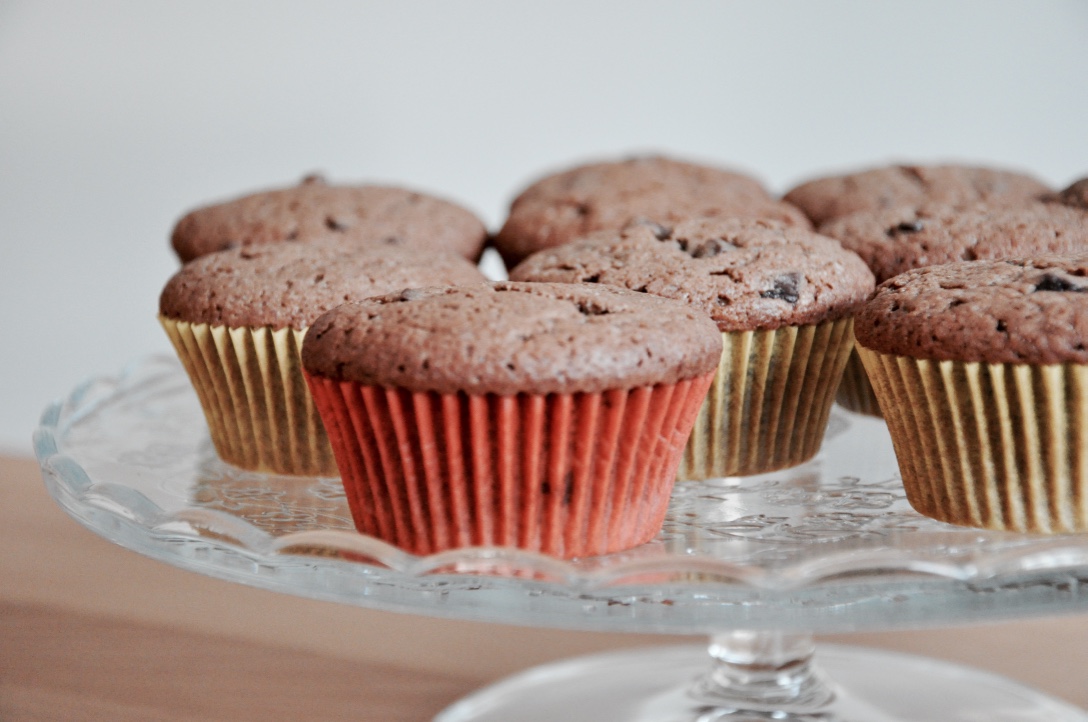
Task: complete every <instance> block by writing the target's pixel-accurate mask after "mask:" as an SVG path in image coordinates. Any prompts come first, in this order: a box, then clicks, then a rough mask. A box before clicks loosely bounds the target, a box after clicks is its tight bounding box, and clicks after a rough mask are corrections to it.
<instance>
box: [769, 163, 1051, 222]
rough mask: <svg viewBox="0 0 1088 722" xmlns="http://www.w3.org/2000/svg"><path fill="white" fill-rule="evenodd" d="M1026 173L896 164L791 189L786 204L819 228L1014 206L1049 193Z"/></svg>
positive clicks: (818, 180) (827, 178)
mask: <svg viewBox="0 0 1088 722" xmlns="http://www.w3.org/2000/svg"><path fill="white" fill-rule="evenodd" d="M1049 190H1050V189H1049V188H1048V187H1047V186H1046V185H1045V184H1044V183H1042V182H1041V181H1039V180H1036V179H1035V178H1032V177H1031V176H1029V175H1026V174H1024V173H1019V172H1015V171H1009V170H1002V169H997V168H980V167H974V166H962V165H892V166H885V167H880V168H871V169H867V170H862V171H857V172H853V173H847V174H844V175H834V176H827V177H823V178H817V179H814V180H810V181H807V182H805V183H802V184H800V185H798V186H797V187H795V188H793V189H792V190H790V191H789V192H788V193H786V195H785V196H783V200H786V201H787V202H789V203H792V204H793V205H795V206H797V207H798V208H800V209H801V210H802V211H804V213H805V215H806V216H808V217H809V219H811V220H812V222H813V223H814V224H815V225H816V226H817V227H819V226H820V225H821V224H823V223H826V222H827V221H830V220H832V219H835V218H841V217H843V216H847V215H850V214H852V213H858V212H862V211H870V212H872V211H881V210H886V209H889V208H895V207H897V206H919V205H922V204H925V203H937V204H943V205H953V206H962V205H971V204H975V203H980V202H989V203H993V204H995V205H1016V204H1019V203H1023V202H1029V203H1030V202H1032V201H1034V200H1036V199H1038V197H1039V196H1041V195H1043V194H1045V193H1047V192H1049Z"/></svg>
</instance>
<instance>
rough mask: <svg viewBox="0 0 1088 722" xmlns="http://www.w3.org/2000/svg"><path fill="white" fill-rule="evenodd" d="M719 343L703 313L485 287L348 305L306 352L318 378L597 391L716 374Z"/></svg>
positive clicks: (496, 389)
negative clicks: (714, 371) (710, 373)
mask: <svg viewBox="0 0 1088 722" xmlns="http://www.w3.org/2000/svg"><path fill="white" fill-rule="evenodd" d="M721 352H722V341H721V336H720V334H718V332H717V329H715V327H714V324H713V322H711V321H710V319H708V318H706V317H705V316H703V315H702V314H700V313H698V312H697V311H695V310H694V309H691V308H689V307H687V306H685V305H683V304H681V303H677V302H675V301H670V300H667V299H663V298H654V297H652V296H647V295H645V294H641V293H633V292H631V291H626V290H623V289H619V288H609V287H606V286H588V285H585V286H582V285H574V284H561V283H554V284H553V283H511V282H502V283H484V284H479V285H475V286H462V287H458V288H450V287H446V288H427V289H417V290H411V291H405V292H403V293H399V294H391V295H387V296H383V297H381V298H376V299H370V300H369V301H365V302H362V303H357V304H345V305H343V306H340V307H338V308H336V309H333V310H332V311H329V312H328V313H326V314H324V315H323V316H321V317H320V318H319V319H318V320H317V321H316V322H315V323H314V325H313V326H312V327H311V328H310V331H309V333H307V335H306V340H305V342H304V343H303V348H302V362H303V365H304V367H305V368H306V370H307V371H308V372H309V373H312V374H317V375H320V376H325V377H328V378H333V379H337V380H348V381H356V382H359V383H361V384H365V385H376V386H386V387H400V388H407V389H409V390H412V391H436V392H439V393H456V392H466V393H470V394H487V393H491V394H501V395H510V394H517V393H522V392H524V393H531V394H548V393H573V392H590V393H596V392H600V391H605V390H608V389H617V388H622V389H631V388H636V387H639V386H648V385H653V384H659V383H665V384H670V383H675V382H677V381H681V380H684V379H689V378H692V377H695V376H699V375H702V374H705V373H709V372H711V371H713V370H714V369H715V368H717V366H718V361H719V359H720V357H721Z"/></svg>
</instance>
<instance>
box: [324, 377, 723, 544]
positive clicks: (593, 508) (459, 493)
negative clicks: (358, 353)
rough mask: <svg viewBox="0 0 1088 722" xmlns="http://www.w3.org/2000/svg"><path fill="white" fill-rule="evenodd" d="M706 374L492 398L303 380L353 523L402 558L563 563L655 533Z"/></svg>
mask: <svg viewBox="0 0 1088 722" xmlns="http://www.w3.org/2000/svg"><path fill="white" fill-rule="evenodd" d="M712 378H713V374H706V375H704V376H700V377H696V378H693V379H688V380H685V381H681V382H680V383H677V384H671V385H657V386H650V387H640V388H636V389H631V390H624V389H619V390H610V391H604V392H601V393H572V394H548V395H533V394H518V395H513V396H499V395H495V394H485V395H469V394H465V393H451V394H440V393H435V392H411V391H406V390H403V389H386V388H381V387H375V386H364V385H361V384H358V383H354V382H347V381H336V380H332V379H328V378H324V377H321V376H314V375H307V380H308V382H309V384H310V389H311V392H312V394H313V397H314V401H315V403H316V405H317V408H318V411H319V412H320V414H321V417H322V419H323V420H324V422H325V428H326V429H327V431H328V434H329V439H330V442H331V444H332V448H333V452H334V454H335V456H336V459H337V462H338V465H339V467H340V471H341V476H342V479H343V482H344V488H345V491H346V493H347V497H348V502H349V505H350V508H351V512H352V516H353V518H354V520H355V525H356V527H357V528H358V530H359V531H360V532H362V533H364V534H367V535H370V536H374V537H377V538H380V539H383V540H385V541H388V542H390V543H392V544H394V545H396V546H398V547H400V548H402V549H405V550H407V551H410V552H412V553H415V554H433V553H436V552H439V551H443V550H445V549H451V548H457V547H466V546H508V547H519V548H522V549H528V550H533V551H539V552H543V553H545V554H550V555H553V556H558V557H565V558H570V557H579V556H589V555H598V554H607V553H610V552H614V551H619V550H622V549H627V548H630V547H633V546H637V545H639V544H642V543H644V542H646V541H649V540H650V539H652V538H653V537H654V536H655V535H656V534H657V532H658V531H659V530H660V529H661V525H662V523H663V521H664V518H665V512H666V510H667V507H668V503H669V496H670V494H671V492H672V487H673V484H674V481H675V477H676V469H677V467H678V465H679V463H680V457H681V454H682V452H683V449H684V445H685V444H686V442H687V439H688V436H689V434H690V431H691V427H692V425H693V424H694V421H695V416H696V414H697V413H698V410H699V407H700V405H701V404H702V401H703V397H704V396H705V395H706V391H707V388H708V387H709V385H710V382H711V379H712Z"/></svg>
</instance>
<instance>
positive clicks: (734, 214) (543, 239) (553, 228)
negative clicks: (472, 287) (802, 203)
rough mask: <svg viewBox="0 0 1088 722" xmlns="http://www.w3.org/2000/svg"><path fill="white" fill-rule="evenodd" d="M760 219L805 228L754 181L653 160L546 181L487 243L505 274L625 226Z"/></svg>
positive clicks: (519, 202)
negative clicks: (548, 251)
mask: <svg viewBox="0 0 1088 722" xmlns="http://www.w3.org/2000/svg"><path fill="white" fill-rule="evenodd" d="M702 217H706V218H766V219H773V220H779V221H782V222H784V223H788V224H791V225H796V226H800V227H803V228H808V227H810V226H809V223H808V221H807V220H806V219H805V217H804V215H803V214H802V213H801V212H800V211H798V210H797V209H796V208H794V207H793V206H791V205H789V204H788V203H782V202H780V201H776V200H775V199H773V198H772V197H771V195H770V194H769V193H768V192H767V191H766V190H765V189H764V188H763V186H762V185H761V184H760V183H759V182H758V181H757V180H755V179H754V178H751V177H749V176H746V175H742V174H740V173H735V172H732V171H728V170H723V169H720V168H714V167H710V166H706V165H698V164H695V163H688V162H684V161H679V160H673V159H669V158H663V157H660V156H652V157H641V158H631V159H628V160H623V161H612V162H599V163H591V164H587V165H582V166H578V167H575V168H571V169H569V170H565V171H562V172H559V173H555V174H552V175H548V176H546V177H544V178H541V179H540V180H538V181H537V182H535V183H533V184H532V185H530V186H529V187H528V188H526V189H525V190H524V191H522V193H521V194H520V195H518V196H517V198H515V199H514V202H513V203H512V204H511V206H510V213H509V215H508V217H507V219H506V222H505V223H504V224H503V227H502V229H501V230H500V231H499V232H498V234H497V235H496V236H495V238H494V239H493V242H494V245H495V248H496V249H497V250H498V251H499V253H500V255H502V257H503V260H504V261H505V262H506V265H507V267H508V268H513V267H514V266H515V265H517V264H518V263H519V262H521V261H522V260H523V259H525V258H526V257H527V256H529V255H530V254H532V253H535V252H536V251H539V250H542V249H545V248H552V247H554V246H559V245H562V244H564V243H569V242H570V241H572V240H574V239H576V238H580V237H582V236H584V235H586V234H588V233H592V232H594V231H600V230H611V231H618V230H619V229H621V228H623V227H624V226H625V225H627V224H628V223H629V222H630V221H632V220H638V219H642V220H649V221H654V222H657V223H660V224H663V225H672V224H675V223H676V222H678V221H681V220H684V219H686V218H702Z"/></svg>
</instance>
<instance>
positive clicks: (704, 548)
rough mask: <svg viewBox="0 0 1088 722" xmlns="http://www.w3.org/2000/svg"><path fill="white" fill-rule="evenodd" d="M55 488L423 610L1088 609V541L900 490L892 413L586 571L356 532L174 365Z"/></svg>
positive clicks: (344, 514)
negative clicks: (957, 516)
mask: <svg viewBox="0 0 1088 722" xmlns="http://www.w3.org/2000/svg"><path fill="white" fill-rule="evenodd" d="M35 448H36V451H37V454H38V459H39V461H40V463H41V465H42V469H43V472H44V476H45V479H46V483H47V485H48V488H49V490H50V493H52V495H53V496H54V498H55V499H56V500H57V501H58V503H60V505H61V506H62V507H63V508H64V509H65V510H66V511H67V512H68V513H69V514H71V515H72V516H73V517H74V518H76V519H77V520H78V521H80V522H81V523H82V524H84V525H85V526H87V527H88V528H90V529H92V530H93V531H95V532H97V533H99V534H101V535H103V536H105V537H107V538H109V539H112V540H113V541H115V542H117V543H119V544H121V545H123V546H125V547H128V548H130V549H133V550H135V551H138V552H141V553H143V554H147V555H149V556H152V557H155V558H157V559H161V560H163V561H166V562H169V563H171V564H174V565H177V566H181V567H185V568H188V569H194V570H197V571H201V572H203V573H206V574H211V575H213V576H217V577H221V578H225V579H231V580H235V581H240V582H243V583H246V584H251V585H255V586H260V587H265V588H269V589H275V590H278V591H283V592H290V593H294V594H299V595H303V596H310V597H316V598H322V599H330V600H335V601H339V602H346V603H351V604H357V605H362V606H371V607H378V608H385V609H394V610H400V611H411V612H414V613H421V614H434V615H442V616H457V617H462V618H472V619H486V620H493V621H505V622H511V623H522V624H536V625H552V626H565V627H585V628H592V629H611V630H633V631H654V630H659V631H669V632H685V631H686V632H706V631H714V630H718V629H726V628H735V627H746V628H753V629H754V628H773V629H783V630H793V629H796V630H805V631H836V630H850V629H860V628H877V627H879V628H888V627H896V626H911V625H930V624H934V623H952V622H956V621H962V620H969V619H985V618H999V617H1010V616H1016V615H1020V614H1026V613H1040V614H1041V613H1051V612H1057V611H1063V610H1067V611H1073V610H1078V609H1088V535H1081V536H1064V537H1039V536H1028V535H1017V534H1009V533H999V532H983V531H978V530H971V529H964V528H959V527H953V526H949V525H947V524H942V523H940V522H936V521H932V520H929V519H926V518H924V517H921V516H920V515H918V514H917V513H915V512H914V511H913V510H912V509H911V508H910V506H909V505H908V504H907V502H906V499H905V498H904V496H903V491H902V487H901V485H900V483H899V481H898V475H897V467H896V464H895V458H894V456H893V454H892V449H891V442H890V440H889V438H888V435H887V431H886V429H885V427H884V424H883V422H882V421H880V420H878V419H872V418H868V417H861V416H857V415H854V414H849V413H847V412H844V411H840V410H836V411H835V412H834V413H833V414H832V420H831V424H830V426H829V428H828V433H827V437H826V439H825V442H824V447H823V449H822V450H821V452H820V454H819V456H818V457H817V458H816V459H814V460H813V461H811V462H810V463H808V464H805V465H803V466H800V467H796V468H794V469H789V470H786V471H782V472H775V473H771V474H764V475H760V476H752V477H745V478H727V479H709V480H706V481H703V482H686V483H681V484H679V485H678V486H677V488H676V490H675V492H674V494H673V500H672V504H671V507H670V511H669V515H668V518H667V520H666V523H665V526H664V529H663V530H662V532H661V533H660V534H659V535H658V537H657V538H656V539H655V540H654V541H652V542H651V543H649V544H645V545H643V546H641V547H638V548H636V549H633V550H630V551H628V552H623V553H619V554H613V555H609V556H605V557H594V558H587V559H581V560H575V561H571V562H566V561H561V560H557V559H551V558H548V557H544V556H541V555H537V554H531V553H527V552H521V551H517V550H511V549H494V548H490V549H485V548H477V549H464V550H455V551H450V552H444V553H442V554H437V555H434V556H430V557H415V556H412V555H409V554H406V553H404V552H401V551H399V550H397V549H395V548H393V547H391V546H389V545H387V544H384V543H383V542H380V541H378V540H376V539H372V538H369V537H364V536H362V535H360V534H357V533H356V532H355V531H354V530H353V527H352V523H351V516H350V514H349V512H348V508H347V503H346V500H345V498H344V494H343V491H342V489H341V487H340V484H339V480H338V479H336V478H296V477H285V476H270V475H265V474H258V473H253V472H247V471H244V470H241V469H237V468H234V467H231V466H229V465H227V464H224V463H223V462H221V461H219V460H218V459H217V458H216V456H215V452H214V450H213V449H212V447H211V443H210V441H209V439H208V434H207V430H206V427H205V424H204V419H203V416H202V414H201V411H200V407H199V405H198V403H197V399H196V395H195V394H194V393H193V392H192V390H191V388H190V386H189V382H188V380H187V378H186V377H185V374H184V372H183V371H182V369H181V367H180V366H179V365H178V363H177V362H176V361H174V360H172V359H166V358H157V357H156V358H150V359H146V360H143V361H140V362H137V363H135V364H133V365H132V366H130V367H129V368H127V369H126V370H125V371H123V372H122V373H121V374H120V375H118V376H116V377H108V378H96V379H92V380H90V381H88V382H86V383H85V384H83V385H82V386H80V387H79V388H78V389H76V390H75V391H73V392H72V393H71V394H70V395H69V396H68V397H67V398H65V399H64V400H62V401H60V402H58V403H56V404H54V405H53V406H51V407H50V408H48V409H47V410H46V412H45V413H44V415H43V417H42V421H41V425H40V427H39V429H38V431H37V433H36V435H35Z"/></svg>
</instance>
